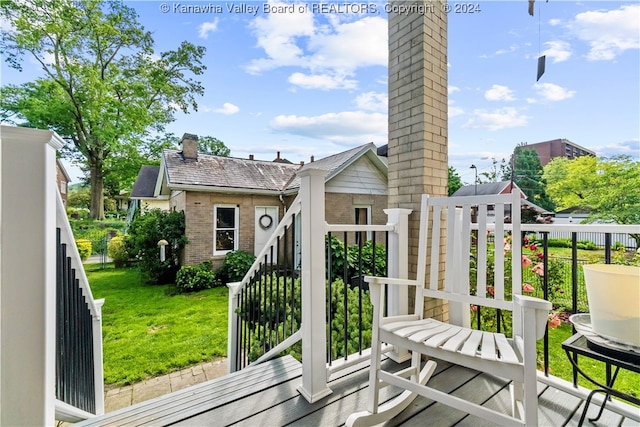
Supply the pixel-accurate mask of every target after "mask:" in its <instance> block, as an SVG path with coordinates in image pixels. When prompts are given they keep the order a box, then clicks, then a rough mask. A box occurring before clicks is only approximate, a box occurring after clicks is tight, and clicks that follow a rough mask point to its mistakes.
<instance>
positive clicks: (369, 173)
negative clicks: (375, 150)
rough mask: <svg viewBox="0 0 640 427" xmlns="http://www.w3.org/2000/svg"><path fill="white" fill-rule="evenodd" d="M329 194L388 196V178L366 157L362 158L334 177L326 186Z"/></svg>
mask: <svg viewBox="0 0 640 427" xmlns="http://www.w3.org/2000/svg"><path fill="white" fill-rule="evenodd" d="M325 191H326V192H327V193H351V194H378V195H385V194H387V178H386V177H385V176H384V175H383V174H382V172H380V170H378V169H377V168H376V167H375V166H374V165H373V163H371V161H370V160H369V159H368V158H366V157H364V156H363V157H360V158H359V159H358V160H356V161H355V162H354V163H353V164H351V165H350V166H349V167H348V168H346V169H345V170H343V171H342V172H341V173H339V174H338V175H337V176H335V177H333V178H332V179H331V180H330V181H329V182H327V184H326V186H325Z"/></svg>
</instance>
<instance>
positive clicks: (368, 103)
mask: <svg viewBox="0 0 640 427" xmlns="http://www.w3.org/2000/svg"><path fill="white" fill-rule="evenodd" d="M355 103H356V105H357V106H358V108H360V109H361V110H367V111H378V112H385V113H386V112H387V108H388V105H389V96H388V95H387V93H381V92H365V93H361V94H360V95H358V96H357V97H356V99H355Z"/></svg>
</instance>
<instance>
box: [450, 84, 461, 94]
mask: <svg viewBox="0 0 640 427" xmlns="http://www.w3.org/2000/svg"><path fill="white" fill-rule="evenodd" d="M455 92H460V88H459V87H458V86H449V87H448V88H447V93H448V94H449V95H451V94H452V93H455Z"/></svg>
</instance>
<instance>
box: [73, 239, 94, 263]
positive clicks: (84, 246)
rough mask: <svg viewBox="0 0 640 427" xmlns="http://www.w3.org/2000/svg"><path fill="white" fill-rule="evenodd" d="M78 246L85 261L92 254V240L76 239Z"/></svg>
mask: <svg viewBox="0 0 640 427" xmlns="http://www.w3.org/2000/svg"><path fill="white" fill-rule="evenodd" d="M76 246H77V247H78V253H79V254H80V259H81V260H82V261H85V260H86V259H88V258H89V255H91V240H87V239H78V240H76Z"/></svg>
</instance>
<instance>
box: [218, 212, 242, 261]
mask: <svg viewBox="0 0 640 427" xmlns="http://www.w3.org/2000/svg"><path fill="white" fill-rule="evenodd" d="M239 211H240V209H239V207H238V206H237V205H214V207H213V255H225V254H226V253H228V252H231V251H235V250H238V225H239V223H240V221H239Z"/></svg>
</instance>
